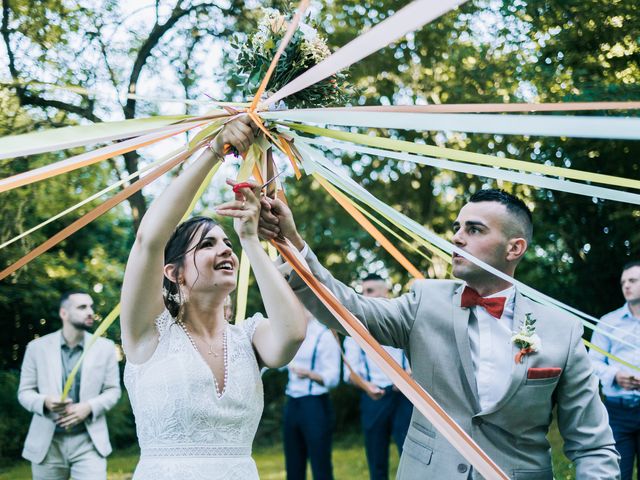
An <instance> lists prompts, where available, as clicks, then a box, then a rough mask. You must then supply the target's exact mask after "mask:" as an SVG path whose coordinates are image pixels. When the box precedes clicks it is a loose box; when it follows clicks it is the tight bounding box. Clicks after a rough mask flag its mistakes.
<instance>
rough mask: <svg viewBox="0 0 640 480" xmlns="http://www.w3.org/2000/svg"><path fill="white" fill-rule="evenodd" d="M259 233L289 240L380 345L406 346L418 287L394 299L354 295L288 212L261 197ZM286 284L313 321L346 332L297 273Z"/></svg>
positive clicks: (277, 202) (417, 298) (282, 204)
mask: <svg viewBox="0 0 640 480" xmlns="http://www.w3.org/2000/svg"><path fill="white" fill-rule="evenodd" d="M259 233H260V235H261V236H262V237H263V238H265V239H269V240H271V239H274V238H278V237H280V238H282V237H284V238H287V239H288V240H290V241H291V243H292V244H293V245H294V246H295V247H296V248H297V249H298V250H299V251H301V253H302V254H303V256H304V258H305V260H306V262H307V264H308V266H309V269H310V270H311V272H312V273H313V274H314V276H315V277H316V278H317V279H318V281H319V282H320V283H322V284H323V285H325V286H326V287H327V288H328V289H329V290H330V291H331V292H332V293H333V294H334V295H335V296H336V297H337V298H338V300H339V301H340V302H341V303H342V304H343V305H344V306H345V307H346V308H347V309H348V310H349V311H351V313H353V314H354V315H355V316H356V317H357V318H358V319H359V320H360V321H361V322H362V323H363V324H364V325H365V326H366V327H367V329H368V330H369V331H370V332H371V334H372V335H373V336H374V337H375V338H376V339H377V340H378V341H379V342H380V343H382V344H383V345H391V346H394V347H399V348H407V347H408V338H409V332H410V331H411V329H412V327H413V323H414V321H415V319H416V316H417V310H418V304H419V301H420V298H419V297H420V295H419V292H420V289H419V288H416V286H415V285H414V288H412V290H411V292H410V293H407V294H405V295H402V296H401V297H398V298H394V299H386V298H369V297H363V296H362V295H359V294H357V293H356V292H355V291H354V290H353V289H352V288H351V287H348V286H347V285H345V284H344V283H342V282H340V281H338V280H336V279H335V278H334V277H333V276H332V275H331V273H330V272H329V271H328V270H327V269H326V268H325V267H323V266H322V264H320V262H319V261H318V258H317V257H316V256H315V254H314V253H313V252H312V251H311V249H310V248H309V247H308V246H307V245H306V243H305V242H304V240H303V238H302V237H301V236H300V234H299V232H298V230H297V228H296V226H295V222H294V220H293V215H292V213H291V210H290V209H289V207H287V206H286V205H285V204H284V202H282V201H280V200H278V199H275V200H272V199H269V198H264V197H263V199H262V209H261V213H260V226H259ZM416 283H418V282H416ZM289 284H290V285H291V288H292V289H293V291H294V292H295V294H296V295H297V296H298V298H299V299H300V300H301V301H302V303H303V304H304V306H305V307H306V308H307V309H308V310H309V311H310V312H311V313H312V314H313V315H314V316H315V317H316V318H318V319H319V320H320V321H321V322H322V323H324V324H325V325H327V326H328V327H330V328H334V329H336V330H338V331H340V332H343V333H346V332H345V331H344V329H343V328H342V326H341V325H340V323H339V322H338V320H337V319H336V318H335V317H334V316H333V314H332V313H331V312H330V311H329V310H327V308H326V307H325V306H324V304H323V303H322V301H321V300H320V299H319V298H318V297H317V296H316V295H315V294H314V293H313V292H312V291H311V289H310V288H309V287H308V286H307V285H306V284H305V283H304V281H303V280H302V278H300V276H299V275H298V274H297V273H295V272H291V274H290V276H289Z"/></svg>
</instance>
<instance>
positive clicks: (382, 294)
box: [344, 273, 413, 480]
mask: <svg viewBox="0 0 640 480" xmlns="http://www.w3.org/2000/svg"><path fill="white" fill-rule="evenodd" d="M362 294H363V295H364V296H365V297H374V298H388V297H389V287H388V286H387V284H386V282H385V281H384V280H383V279H382V278H381V277H380V276H379V275H377V274H375V273H374V274H369V275H368V276H367V277H365V278H364V280H363V281H362ZM384 349H385V350H386V351H387V352H388V353H389V354H390V355H391V356H392V357H393V358H394V359H395V360H396V361H397V362H398V364H400V365H401V366H402V368H403V369H405V370H409V363H408V361H407V357H406V355H405V354H404V352H403V351H402V350H401V349H399V348H394V347H384ZM344 352H345V357H346V358H347V361H348V362H349V365H350V367H351V368H352V369H353V371H350V370H349V369H348V368H345V369H344V376H345V381H349V380H351V383H353V384H355V385H357V386H358V387H359V388H360V389H361V390H362V396H361V399H360V416H361V422H362V430H363V432H364V445H365V451H366V453H367V464H368V465H369V478H370V479H371V480H387V479H388V478H389V443H390V439H391V438H393V440H394V442H395V444H396V445H397V447H398V455H402V444H403V443H404V440H405V437H406V436H407V430H408V429H409V422H410V421H411V412H412V410H413V406H412V405H411V402H409V400H407V398H406V397H405V396H404V395H403V394H402V393H401V392H400V391H398V389H397V388H395V387H394V385H393V383H391V380H390V379H389V377H387V376H386V375H385V374H384V373H383V372H382V370H381V369H380V368H379V367H378V366H377V365H376V364H375V363H374V362H372V361H371V359H369V358H368V357H367V354H366V353H365V352H364V350H362V348H360V347H359V346H358V344H357V343H356V342H355V340H353V339H352V338H351V337H346V338H345V340H344ZM356 374H357V375H359V376H360V377H361V379H362V380H359V381H354V378H353V377H354V375H356Z"/></svg>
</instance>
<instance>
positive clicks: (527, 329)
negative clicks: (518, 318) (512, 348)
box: [511, 313, 542, 363]
mask: <svg viewBox="0 0 640 480" xmlns="http://www.w3.org/2000/svg"><path fill="white" fill-rule="evenodd" d="M511 341H512V342H513V343H514V344H515V345H516V347H519V348H520V351H519V352H518V353H516V356H515V361H516V363H522V359H523V358H524V356H525V355H529V354H530V353H535V352H539V351H540V348H541V347H542V340H540V337H539V336H538V334H537V333H536V319H535V318H533V315H532V314H531V313H525V315H524V320H523V321H522V325H520V331H518V332H515V334H514V335H513V337H511Z"/></svg>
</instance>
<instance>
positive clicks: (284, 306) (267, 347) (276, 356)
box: [216, 182, 307, 368]
mask: <svg viewBox="0 0 640 480" xmlns="http://www.w3.org/2000/svg"><path fill="white" fill-rule="evenodd" d="M231 183H233V182H231ZM237 190H238V193H237V197H236V200H235V201H232V202H228V203H225V204H223V205H220V206H219V207H218V208H217V209H216V212H217V213H218V214H220V215H225V216H229V217H234V219H235V220H234V227H235V229H236V232H237V233H238V237H239V238H240V243H241V245H242V248H243V250H244V251H245V253H246V254H247V257H248V258H249V262H250V263H251V268H252V269H253V274H254V276H255V277H256V281H257V283H258V287H259V288H260V295H261V296H262V302H263V304H264V307H265V310H266V313H267V318H266V319H265V320H264V321H261V322H260V323H259V324H258V325H257V327H256V331H255V333H254V335H253V345H254V347H255V349H256V352H257V353H258V355H259V357H260V358H259V359H260V361H261V363H262V364H264V365H265V366H267V367H270V368H278V367H282V366H284V365H286V364H288V363H289V362H290V361H291V360H292V359H293V357H294V355H295V354H296V352H297V351H298V348H299V347H300V344H301V343H302V341H303V340H304V336H305V334H306V331H307V319H306V315H305V312H304V309H303V307H302V304H301V303H300V301H299V300H298V298H297V297H296V295H295V294H294V293H293V291H292V290H291V287H290V286H289V285H288V283H287V281H286V280H285V279H284V277H283V276H282V274H281V273H280V271H279V270H278V269H277V268H276V267H275V265H274V264H273V262H272V261H271V259H270V258H269V256H268V255H267V253H266V252H265V251H264V249H263V248H262V246H261V244H260V241H259V239H258V220H259V216H260V200H259V198H258V197H257V196H256V192H258V195H259V188H257V189H255V192H254V191H252V190H251V189H250V188H240V189H237Z"/></svg>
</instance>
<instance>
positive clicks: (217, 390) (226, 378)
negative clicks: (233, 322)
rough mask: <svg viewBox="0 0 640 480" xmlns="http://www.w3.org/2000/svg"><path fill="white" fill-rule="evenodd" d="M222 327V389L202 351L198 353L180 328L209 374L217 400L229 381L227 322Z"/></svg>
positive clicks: (221, 395) (222, 394) (223, 392)
mask: <svg viewBox="0 0 640 480" xmlns="http://www.w3.org/2000/svg"><path fill="white" fill-rule="evenodd" d="M224 328H225V330H224V342H223V347H222V350H223V355H224V358H223V359H222V362H223V366H224V373H223V380H224V385H223V386H222V391H220V388H219V383H218V379H217V378H216V374H215V372H214V371H213V370H212V369H211V367H210V366H209V364H208V363H207V362H206V360H205V358H204V357H203V356H202V353H200V350H198V349H197V347H196V346H195V345H194V344H193V343H192V342H191V339H190V338H189V336H188V335H187V333H186V332H185V331H184V330H183V329H180V330H182V334H183V335H184V336H185V338H186V340H187V343H188V344H189V345H190V347H191V350H192V352H193V353H195V355H196V357H198V361H199V362H200V363H202V365H203V366H204V368H205V369H206V370H207V371H208V372H209V374H210V375H211V379H212V380H213V390H214V393H215V396H216V398H217V399H218V400H221V399H222V397H223V396H224V394H225V393H226V391H227V384H228V383H229V324H227V325H226V326H225V327H224Z"/></svg>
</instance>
